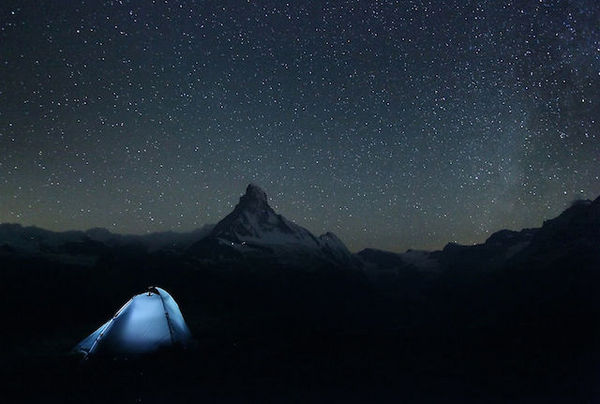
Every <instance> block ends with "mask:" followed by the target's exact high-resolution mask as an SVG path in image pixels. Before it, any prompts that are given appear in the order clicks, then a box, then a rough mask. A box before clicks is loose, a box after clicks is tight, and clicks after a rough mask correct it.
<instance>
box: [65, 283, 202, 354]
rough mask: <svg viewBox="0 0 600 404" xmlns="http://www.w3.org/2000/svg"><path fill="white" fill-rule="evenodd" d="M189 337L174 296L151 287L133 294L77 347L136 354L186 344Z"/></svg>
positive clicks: (85, 351)
mask: <svg viewBox="0 0 600 404" xmlns="http://www.w3.org/2000/svg"><path fill="white" fill-rule="evenodd" d="M190 340H191V333H190V330H189V328H188V327H187V325H186V323H185V320H184V319H183V315H182V314H181V311H180V310H179V306H178V305H177V303H176V302H175V300H174V299H173V298H172V297H171V295H169V293H167V292H166V291H165V290H164V289H161V288H155V287H151V288H149V289H148V291H147V292H145V293H141V294H139V295H136V296H134V297H132V298H131V299H130V300H129V301H128V302H127V303H125V305H124V306H123V307H121V309H119V311H117V313H116V314H115V315H114V316H113V318H112V319H110V320H109V321H107V322H106V323H104V324H103V325H102V326H100V327H99V328H98V329H97V330H96V331H94V332H93V333H92V334H90V335H89V336H88V337H86V338H85V339H84V340H82V341H81V342H80V343H79V344H77V346H76V347H75V350H76V351H79V352H83V353H85V354H86V355H92V354H112V355H137V354H144V353H149V352H152V351H156V350H157V349H159V348H163V347H168V346H174V345H183V346H185V345H187V344H188V343H189V342H190Z"/></svg>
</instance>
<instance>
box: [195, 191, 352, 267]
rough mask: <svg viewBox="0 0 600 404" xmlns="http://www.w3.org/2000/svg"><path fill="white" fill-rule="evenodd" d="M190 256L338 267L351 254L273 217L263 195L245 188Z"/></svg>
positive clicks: (331, 239)
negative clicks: (306, 259) (298, 260)
mask: <svg viewBox="0 0 600 404" xmlns="http://www.w3.org/2000/svg"><path fill="white" fill-rule="evenodd" d="M190 252H192V253H193V254H196V255H199V256H202V257H209V258H217V257H229V258H231V257H234V258H240V257H241V256H244V255H245V254H253V255H256V254H260V255H265V254H266V255H270V256H277V257H278V258H282V257H288V258H289V257H291V256H297V255H303V256H310V257H312V258H317V259H320V260H325V261H328V262H335V263H338V264H341V263H342V262H343V263H347V262H350V261H351V260H352V254H351V253H350V252H349V251H348V249H347V248H346V246H345V245H344V244H343V243H342V241H341V240H340V239H339V238H337V237H336V236H335V235H334V234H333V233H326V234H324V235H322V236H320V237H316V236H314V235H313V234H312V233H311V232H310V231H308V230H307V229H305V228H304V227H302V226H298V225H297V224H295V223H294V222H292V221H290V220H288V219H286V218H285V217H283V216H282V215H280V214H278V213H276V212H275V211H274V210H273V208H272V207H271V206H270V205H269V202H268V197H267V194H266V192H265V191H263V190H262V188H260V187H259V186H258V185H256V184H249V185H248V187H247V188H246V193H245V194H244V195H242V196H241V197H240V201H239V202H238V204H237V205H236V206H235V208H234V209H233V211H232V212H231V213H230V214H228V215H227V216H226V217H225V218H223V220H221V221H220V222H219V223H217V225H216V226H215V227H214V228H213V230H212V231H211V232H210V233H209V235H208V236H207V237H206V238H205V239H203V240H201V241H200V242H198V243H196V244H195V245H193V246H192V247H190Z"/></svg>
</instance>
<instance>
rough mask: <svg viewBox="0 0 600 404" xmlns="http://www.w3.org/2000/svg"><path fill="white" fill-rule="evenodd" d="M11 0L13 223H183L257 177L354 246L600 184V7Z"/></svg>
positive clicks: (434, 239)
mask: <svg viewBox="0 0 600 404" xmlns="http://www.w3.org/2000/svg"><path fill="white" fill-rule="evenodd" d="M153 3H154V4H146V3H139V4H138V3H130V2H125V1H123V2H103V4H100V2H78V1H74V2H68V4H67V3H62V2H38V1H18V2H3V3H2V4H1V5H0V15H1V18H0V77H2V80H0V222H18V223H22V224H25V225H37V226H41V227H46V228H49V229H52V230H66V229H86V228H90V227H106V228H108V229H109V230H111V231H115V232H122V233H144V232H151V231H159V230H174V231H187V230H191V229H193V228H196V227H200V226H202V225H203V224H206V223H215V222H217V221H218V220H220V219H221V218H222V217H223V216H225V215H226V214H227V213H228V212H229V211H230V210H231V209H232V207H233V206H234V205H235V203H237V200H238V197H239V195H240V194H241V193H243V192H244V189H245V186H246V185H247V184H248V183H249V182H255V183H257V184H259V185H260V186H262V187H263V188H264V189H265V191H266V192H267V194H268V195H269V198H270V203H271V205H272V206H273V207H274V208H275V209H276V210H277V211H278V212H279V213H282V214H283V215H285V216H286V217H287V218H289V219H291V220H293V221H295V222H296V223H298V224H300V225H302V226H304V227H307V228H308V229H309V230H311V231H313V232H314V233H317V234H319V233H323V232H325V231H327V230H330V231H333V232H335V233H336V234H337V235H338V236H339V237H340V238H341V239H342V240H343V241H344V242H346V244H347V245H348V246H349V247H350V248H351V249H352V250H358V249H361V248H363V247H367V246H369V247H377V248H382V249H389V250H395V251H402V250H405V249H407V248H427V249H429V248H437V247H441V246H443V245H444V244H445V243H446V242H448V241H457V242H461V243H472V242H475V241H482V240H483V239H485V237H486V236H488V235H489V234H490V233H491V232H493V231H496V230H499V229H501V228H512V229H519V228H522V227H531V226H539V225H540V224H541V222H542V220H544V219H545V218H549V217H552V216H554V215H556V214H558V213H559V212H560V211H561V210H562V209H564V208H565V207H566V206H567V205H568V204H569V202H570V201H572V200H573V199H578V198H595V197H597V196H598V194H600V178H599V175H600V169H599V167H600V130H599V123H598V120H599V119H600V26H599V25H598V21H600V3H599V2H597V1H596V0H587V1H586V0H583V1H578V2H557V1H551V0H543V1H536V2H509V1H481V2H464V1H462V0H454V1H437V2H431V1H407V2H396V1H381V2H370V1H345V2H337V1H331V2H304V1H298V2H290V3H287V4H286V3H285V2H280V1H274V0H266V1H260V2H194V1H181V2H173V3H172V2H164V1H157V2H153Z"/></svg>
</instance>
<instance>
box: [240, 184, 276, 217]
mask: <svg viewBox="0 0 600 404" xmlns="http://www.w3.org/2000/svg"><path fill="white" fill-rule="evenodd" d="M236 209H249V210H253V211H262V210H270V209H271V208H270V206H269V202H268V198H267V193H266V192H265V191H263V190H262V188H261V187H259V186H258V185H256V184H249V185H248V186H247V187H246V193H245V194H244V195H242V197H241V198H240V203H239V204H238V206H237V207H236Z"/></svg>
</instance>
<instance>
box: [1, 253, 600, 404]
mask: <svg viewBox="0 0 600 404" xmlns="http://www.w3.org/2000/svg"><path fill="white" fill-rule="evenodd" d="M3 263H4V264H5V265H4V269H3V271H2V275H1V276H2V278H1V279H0V280H1V281H2V284H3V285H10V288H5V291H4V293H3V299H4V301H3V302H2V305H3V307H5V308H7V310H6V312H5V318H4V324H5V325H10V328H9V331H8V332H6V331H4V332H3V343H2V344H1V345H2V357H3V360H2V365H1V370H0V372H1V374H0V379H2V380H3V381H4V382H5V387H6V388H5V389H3V394H6V396H5V397H7V398H9V399H8V400H6V399H5V400H3V401H4V402H44V403H48V402H74V403H75V402H76V403H80V402H103V403H106V402H161V403H164V402H186V401H190V400H192V401H200V400H203V401H205V402H397V401H399V400H401V401H404V402H486V403H487V402H544V403H546V402H593V400H594V399H595V398H598V397H600V386H599V384H598V383H596V382H595V381H596V380H600V366H599V364H600V350H599V346H600V344H598V335H599V333H598V326H597V318H598V307H599V305H598V297H597V296H596V294H595V286H594V285H597V284H598V274H597V271H595V270H594V268H592V267H590V268H587V269H586V268H585V266H576V267H570V268H564V267H562V266H561V267H552V268H544V269H543V271H539V270H536V269H535V268H528V270H527V271H522V268H513V269H510V270H506V271H504V272H503V273H501V274H496V275H493V276H490V275H481V274H473V273H470V274H467V273H463V274H452V275H451V276H447V277H440V278H438V279H436V280H435V281H432V280H431V279H429V278H427V277H419V276H406V277H405V278H403V279H402V280H401V282H399V283H398V284H396V285H394V284H389V283H386V285H385V287H380V286H377V285H373V284H372V283H370V282H368V281H367V280H366V279H365V278H364V277H362V276H361V275H360V273H357V272H351V271H339V270H333V269H327V268H323V269H322V270H319V271H311V272H307V271H282V270H281V268H268V267H266V268H265V267H263V268H260V270H256V269H253V268H226V267H224V268H215V267H208V266H203V265H201V264H198V263H195V264H193V265H192V264H190V263H189V262H186V261H183V260H182V261H177V260H176V259H174V258H173V257H171V256H161V255H155V256H143V255H136V254H133V255H127V254H122V255H121V256H118V257H114V256H113V257H112V258H107V259H106V261H103V262H99V263H98V264H97V265H96V266H95V267H93V268H90V267H79V266H69V265H65V264H63V263H59V262H52V261H45V260H41V259H39V258H31V257H29V258H23V257H20V258H18V259H17V258H14V257H12V258H11V257H9V256H4V257H3ZM574 268H579V269H574ZM152 284H155V285H159V286H162V287H164V288H165V289H166V290H168V291H169V292H170V293H171V294H172V295H173V297H174V298H175V299H176V300H177V301H178V303H179V306H180V308H181V310H182V312H183V315H184V316H185V318H186V321H187V322H188V325H189V326H190V329H191V330H192V333H193V334H194V336H195V337H196V339H197V342H198V344H197V347H196V348H195V349H192V350H188V351H185V352H163V353H159V354H157V355H154V356H152V357H148V358H145V359H142V360H131V359H130V360H126V361H124V360H118V361H115V360H111V359H109V360H106V359H105V360H91V361H87V362H81V360H80V358H79V357H76V356H73V355H71V354H70V353H69V350H70V349H71V348H72V347H73V346H74V345H75V344H76V343H77V342H78V341H79V340H80V339H82V338H83V337H85V336H86V335H87V334H89V333H90V332H92V331H93V330H94V329H95V328H96V327H97V326H99V325H100V324H102V322H104V321H105V320H106V319H107V318H109V317H110V316H111V315H112V314H113V313H114V311H115V310H116V309H118V308H119V307H120V306H121V305H122V304H123V303H124V302H125V301H127V299H128V298H129V297H131V295H133V294H135V293H138V292H139V291H142V290H144V289H145V288H146V287H147V286H148V285H152Z"/></svg>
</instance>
